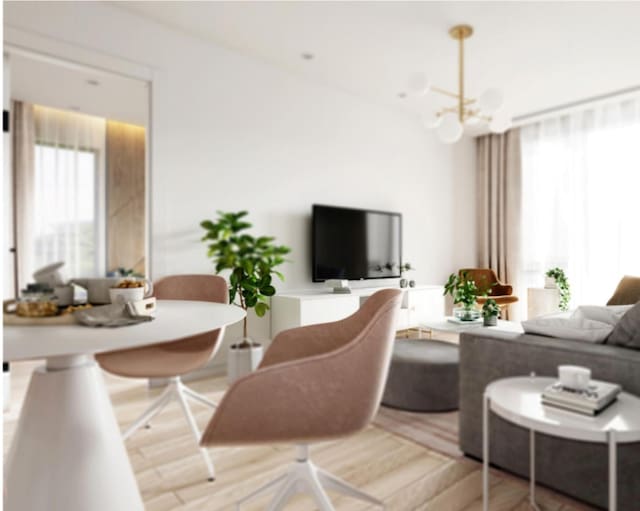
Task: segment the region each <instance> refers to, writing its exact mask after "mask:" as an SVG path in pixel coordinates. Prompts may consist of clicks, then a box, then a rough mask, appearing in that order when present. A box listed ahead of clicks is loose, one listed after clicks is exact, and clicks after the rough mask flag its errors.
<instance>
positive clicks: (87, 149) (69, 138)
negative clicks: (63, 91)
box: [16, 105, 105, 286]
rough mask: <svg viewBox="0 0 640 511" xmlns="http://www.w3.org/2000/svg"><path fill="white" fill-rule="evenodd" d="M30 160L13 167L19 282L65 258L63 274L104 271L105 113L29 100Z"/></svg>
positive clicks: (91, 273) (22, 282) (86, 273)
mask: <svg viewBox="0 0 640 511" xmlns="http://www.w3.org/2000/svg"><path fill="white" fill-rule="evenodd" d="M33 119H34V130H35V141H34V145H33V154H34V160H33V165H32V166H24V167H23V168H16V173H17V175H22V179H20V180H17V184H19V186H18V188H17V189H16V194H17V209H16V218H17V225H18V230H19V231H20V230H22V235H21V236H19V244H18V257H19V260H20V268H21V270H20V275H19V280H20V284H21V286H24V285H25V284H26V283H27V282H30V281H32V274H33V271H34V270H36V269H38V268H40V267H42V266H45V265H47V264H50V263H53V262H56V261H64V262H65V267H64V273H65V275H66V276H68V277H79V276H97V275H101V274H103V273H104V267H105V250H104V239H105V233H104V208H105V205H104V203H105V197H104V190H105V186H104V155H105V119H102V118H98V117H92V116H87V115H81V114H76V113H73V112H66V111H62V110H56V109H52V108H46V107H42V106H38V105H34V106H33Z"/></svg>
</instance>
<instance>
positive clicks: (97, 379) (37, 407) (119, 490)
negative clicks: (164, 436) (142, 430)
mask: <svg viewBox="0 0 640 511" xmlns="http://www.w3.org/2000/svg"><path fill="white" fill-rule="evenodd" d="M5 469H6V472H5V474H6V476H5V477H6V481H5V483H6V484H5V488H6V495H5V508H4V509H5V511H26V510H30V511H51V510H58V509H60V510H63V509H64V510H65V511H89V510H91V511H123V510H127V511H143V510H144V506H143V503H142V498H141V497H140V492H139V491H138V486H137V484H136V480H135V477H134V474H133V470H132V468H131V463H130V462H129V458H128V456H127V452H126V450H125V447H124V443H123V441H122V436H121V434H120V429H119V427H118V424H117V422H116V419H115V416H114V414H113V408H112V406H111V401H110V399H109V395H108V394H107V390H106V388H105V385H104V380H103V377H102V374H101V373H100V369H99V368H98V366H97V365H96V363H95V362H94V361H93V359H92V358H91V357H84V356H69V357H56V358H54V359H49V360H47V367H46V368H45V367H39V368H38V369H36V370H35V371H34V372H33V374H32V375H31V381H30V383H29V389H28V391H27V395H26V396H25V401H24V405H23V407H22V412H21V414H20V419H19V421H18V425H17V428H16V432H15V435H14V438H13V442H12V444H11V449H10V451H9V453H8V455H7V461H6V466H5Z"/></svg>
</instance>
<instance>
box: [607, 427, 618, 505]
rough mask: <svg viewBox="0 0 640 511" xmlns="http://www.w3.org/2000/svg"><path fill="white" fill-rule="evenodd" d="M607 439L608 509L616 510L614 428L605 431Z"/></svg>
mask: <svg viewBox="0 0 640 511" xmlns="http://www.w3.org/2000/svg"><path fill="white" fill-rule="evenodd" d="M607 440H608V442H607V443H608V444H609V511H616V509H617V506H618V497H617V492H618V481H617V477H616V475H617V474H616V472H617V471H618V460H617V454H618V453H617V445H616V432H615V431H614V430H609V431H607Z"/></svg>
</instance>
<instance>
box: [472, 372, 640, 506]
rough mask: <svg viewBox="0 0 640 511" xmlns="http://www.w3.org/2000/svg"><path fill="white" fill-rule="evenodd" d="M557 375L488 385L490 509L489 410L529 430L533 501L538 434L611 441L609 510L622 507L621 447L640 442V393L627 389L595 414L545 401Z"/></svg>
mask: <svg viewBox="0 0 640 511" xmlns="http://www.w3.org/2000/svg"><path fill="white" fill-rule="evenodd" d="M555 381H557V380H556V379H555V378H538V377H535V376H531V377H520V378H505V379H502V380H497V381H494V382H493V383H490V384H489V385H487V388H486V389H485V392H484V403H483V411H482V458H483V472H482V492H483V509H484V511H487V510H488V509H489V412H490V411H492V412H494V413H495V414H496V415H498V416H500V417H502V418H503V419H505V420H507V421H509V422H511V423H513V424H517V425H518V426H522V427H524V428H527V429H529V476H530V482H529V484H530V490H529V502H530V504H531V506H532V507H533V508H534V509H538V507H537V505H536V502H535V433H536V432H539V433H544V434H547V435H551V436H555V437H559V438H567V439H571V440H581V441H584V442H599V443H605V444H608V446H609V511H615V510H616V501H617V497H616V491H617V487H616V470H617V461H616V447H617V444H618V443H626V442H639V441H640V398H638V397H635V396H633V395H631V394H628V393H626V392H622V393H621V394H620V395H619V396H618V399H617V401H616V402H614V403H613V404H612V405H611V406H609V407H608V408H606V409H605V410H604V411H602V412H601V413H600V414H599V415H596V416H595V417H589V416H586V415H581V414H578V413H573V412H568V411H564V410H560V409H556V408H551V407H547V406H544V405H543V404H542V401H541V395H542V391H543V390H544V389H545V387H547V386H548V385H550V384H552V383H554V382H555Z"/></svg>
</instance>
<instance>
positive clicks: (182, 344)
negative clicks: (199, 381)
mask: <svg viewBox="0 0 640 511" xmlns="http://www.w3.org/2000/svg"><path fill="white" fill-rule="evenodd" d="M214 334H215V331H214V332H210V333H207V334H202V335H196V336H194V337H190V338H188V339H184V340H180V341H176V342H168V343H163V344H154V345H152V346H145V347H143V348H134V349H130V350H118V351H112V352H109V353H100V354H98V355H96V360H97V361H98V363H99V364H100V366H101V367H102V368H103V369H105V370H106V371H109V372H110V373H112V374H117V375H118V376H125V377H127V378H171V377H174V376H182V375H183V374H186V373H190V372H191V371H194V370H196V369H199V368H200V367H202V366H203V365H204V364H206V363H207V362H208V361H209V358H210V356H211V353H213V352H214V351H215V350H214V349H212V348H211V336H212V335H214ZM187 347H188V349H186V348H187ZM206 347H209V349H206ZM203 348H204V349H203Z"/></svg>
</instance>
